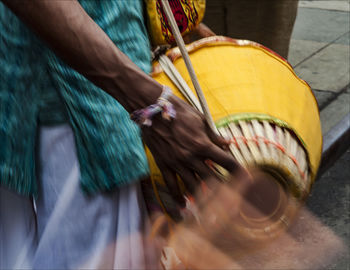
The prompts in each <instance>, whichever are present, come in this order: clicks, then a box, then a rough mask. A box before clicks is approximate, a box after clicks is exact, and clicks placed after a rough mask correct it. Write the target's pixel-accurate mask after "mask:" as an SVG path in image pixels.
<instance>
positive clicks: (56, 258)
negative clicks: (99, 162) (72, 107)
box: [0, 125, 156, 269]
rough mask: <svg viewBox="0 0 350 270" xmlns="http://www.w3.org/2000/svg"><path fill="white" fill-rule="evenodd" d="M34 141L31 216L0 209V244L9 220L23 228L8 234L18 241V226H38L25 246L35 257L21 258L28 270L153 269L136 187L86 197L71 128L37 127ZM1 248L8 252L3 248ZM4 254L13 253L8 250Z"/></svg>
mask: <svg viewBox="0 0 350 270" xmlns="http://www.w3.org/2000/svg"><path fill="white" fill-rule="evenodd" d="M39 141H40V142H39V143H40V145H39V164H40V165H41V166H40V170H39V171H40V174H38V175H39V179H40V181H39V183H38V184H39V196H38V199H37V200H36V216H35V215H34V212H33V211H32V214H28V212H27V211H18V212H15V211H14V210H13V209H11V208H12V207H11V206H10V205H8V207H1V212H2V213H1V220H0V224H3V223H6V224H8V225H7V226H6V227H5V228H4V230H0V239H1V240H2V239H3V237H4V236H5V235H6V234H7V230H9V229H11V226H10V225H11V224H12V223H13V222H12V221H8V220H10V219H12V220H14V217H13V216H18V223H20V224H22V225H19V226H18V228H16V227H15V228H13V230H12V232H11V230H10V233H11V234H18V233H19V231H20V230H21V232H20V234H19V235H21V234H23V230H24V228H27V227H28V226H27V225H23V224H33V222H34V224H35V223H36V224H37V230H36V231H35V230H30V234H31V235H32V236H33V235H35V234H37V235H36V238H37V239H38V241H37V245H35V240H34V241H32V243H30V244H28V246H31V247H32V248H31V249H30V250H35V252H33V253H32V254H30V253H28V254H26V255H25V256H26V260H25V261H27V262H28V261H29V262H31V263H30V265H31V266H32V268H33V269H79V268H84V269H96V268H97V269H145V268H155V267H156V265H155V264H154V263H155V260H154V257H153V256H154V249H153V248H152V246H151V245H150V239H149V238H148V235H147V226H148V223H147V217H146V209H145V206H144V201H143V197H142V194H141V191H140V187H139V184H132V185H129V186H125V187H122V188H119V189H116V190H114V191H113V192H109V193H104V194H101V193H100V194H97V195H94V196H87V195H85V194H84V193H83V192H82V190H81V188H80V184H79V177H80V171H79V162H78V159H77V156H76V150H75V142H74V135H73V132H72V129H71V128H70V126H69V125H60V126H55V127H41V128H40V140H39ZM1 194H2V193H1ZM22 201H23V203H25V202H26V201H27V199H24V198H23V200H22ZM1 203H2V204H4V203H5V204H7V198H3V197H2V198H1ZM3 208H4V209H3ZM16 219H17V217H16ZM16 223H17V222H16ZM0 226H1V227H0V228H2V225H0ZM31 228H32V227H31ZM34 228H35V227H34ZM17 231H18V232H17ZM27 231H28V229H27ZM27 238H28V235H26V237H22V242H23V243H27V242H28V239H27ZM29 238H30V239H31V237H29ZM6 242H8V241H6ZM10 242H11V241H10ZM17 242H21V241H20V240H18V241H17ZM33 243H34V244H33ZM0 245H1V248H6V249H8V246H4V245H6V243H4V245H3V244H0ZM3 246H4V247H3ZM9 246H10V247H11V245H9ZM6 253H9V254H15V253H18V250H16V249H15V248H12V247H11V248H10V249H9V250H7V251H6ZM11 256H12V255H11ZM16 262H17V263H18V260H17V261H16ZM16 262H15V263H16ZM11 263H13V262H11ZM21 263H22V262H21ZM12 265H14V266H15V264H12ZM0 266H1V267H2V263H1V262H0ZM20 267H21V266H20ZM22 268H23V267H22Z"/></svg>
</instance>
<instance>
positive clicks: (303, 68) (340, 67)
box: [288, 0, 350, 134]
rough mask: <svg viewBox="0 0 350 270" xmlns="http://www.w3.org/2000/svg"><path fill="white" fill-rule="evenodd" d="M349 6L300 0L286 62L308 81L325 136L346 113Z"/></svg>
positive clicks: (349, 97)
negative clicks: (319, 112) (317, 106)
mask: <svg viewBox="0 0 350 270" xmlns="http://www.w3.org/2000/svg"><path fill="white" fill-rule="evenodd" d="M349 11H350V3H349V1H348V0H343V1H334V0H333V1H324V0H316V1H300V2H299V9H298V15H297V19H296V22H295V26H294V30H293V34H292V40H291V44H290V52H289V57H288V58H289V62H290V63H291V64H292V66H293V67H294V69H295V71H296V73H297V74H298V75H299V77H301V78H302V79H304V80H305V81H306V82H308V83H309V84H310V86H311V88H312V90H313V92H314V94H315V96H316V99H317V101H318V104H319V108H320V111H321V123H322V132H323V134H325V133H326V132H327V131H329V130H330V128H331V127H332V126H334V125H335V124H336V123H337V122H339V121H340V120H341V119H342V118H343V117H344V116H345V115H346V114H348V113H349V112H350V87H349V82H350V68H349V66H350V44H349V42H350V21H349V18H350V13H349Z"/></svg>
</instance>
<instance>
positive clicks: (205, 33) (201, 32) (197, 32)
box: [183, 23, 216, 44]
mask: <svg viewBox="0 0 350 270" xmlns="http://www.w3.org/2000/svg"><path fill="white" fill-rule="evenodd" d="M211 36H216V34H215V33H214V32H213V31H212V30H211V29H210V28H209V27H208V26H206V25H205V24H204V23H200V24H199V25H198V26H197V27H196V28H195V29H194V30H193V31H192V32H190V33H188V34H187V35H185V36H184V37H183V39H184V41H185V43H186V44H188V43H191V42H193V41H195V40H198V39H201V38H206V37H211Z"/></svg>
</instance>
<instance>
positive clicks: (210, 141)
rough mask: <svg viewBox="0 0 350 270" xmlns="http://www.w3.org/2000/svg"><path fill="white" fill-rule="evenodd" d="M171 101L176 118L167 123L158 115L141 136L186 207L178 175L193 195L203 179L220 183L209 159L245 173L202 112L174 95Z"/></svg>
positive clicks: (232, 171) (166, 179) (231, 170)
mask: <svg viewBox="0 0 350 270" xmlns="http://www.w3.org/2000/svg"><path fill="white" fill-rule="evenodd" d="M169 101H170V102H171V103H172V104H173V105H174V108H175V109H176V118H175V119H172V120H171V121H167V120H165V119H163V118H162V117H161V116H160V115H156V116H155V117H154V118H153V124H152V126H151V127H143V128H142V135H143V139H144V141H145V143H146V145H147V146H148V147H149V149H150V150H151V152H152V154H153V156H154V159H155V161H156V163H157V165H158V167H159V169H160V170H161V172H162V174H163V178H164V181H165V182H166V184H167V186H168V188H169V190H170V192H171V193H172V195H173V196H174V199H175V200H176V201H177V202H178V203H180V205H181V206H184V204H185V201H184V197H183V195H182V193H181V192H180V188H179V186H178V184H177V183H178V181H177V177H176V174H177V175H178V176H180V177H181V178H182V180H183V182H184V184H185V186H186V189H187V191H188V192H189V193H191V194H194V193H195V192H196V190H197V187H198V184H199V182H200V181H201V180H205V181H209V182H213V181H214V182H216V181H219V177H218V176H217V175H216V173H214V171H213V170H212V169H211V168H210V167H209V166H208V165H207V161H208V160H210V161H213V162H215V163H217V164H218V165H220V166H222V167H224V168H225V169H226V170H228V171H229V172H230V173H237V172H240V173H242V172H245V171H244V169H243V168H242V167H241V166H240V165H239V164H238V163H237V162H236V161H235V159H234V158H233V157H232V155H230V154H229V153H227V152H226V151H225V150H224V149H223V148H224V147H225V146H227V142H226V141H225V140H224V139H223V138H221V137H220V136H218V135H216V134H215V132H213V131H212V130H211V128H210V127H209V125H208V124H207V122H206V120H205V118H204V116H203V115H202V114H201V113H199V112H198V111H196V110H195V109H194V108H192V107H191V106H189V105H188V104H187V103H185V102H184V101H182V100H181V99H179V98H177V97H175V96H172V97H171V98H170V99H169Z"/></svg>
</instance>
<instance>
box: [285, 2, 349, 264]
mask: <svg viewBox="0 0 350 270" xmlns="http://www.w3.org/2000/svg"><path fill="white" fill-rule="evenodd" d="M349 18H350V2H349V1H348V0H345V1H321V0H318V1H300V2H299V9H298V15H297V19H296V22H295V27H294V30H293V35H292V41H291V45H290V52H289V61H290V63H291V64H292V65H293V67H294V69H295V71H296V73H297V74H298V75H299V76H300V77H301V78H302V79H304V80H305V81H307V82H308V83H309V84H310V86H311V88H312V90H313V92H314V94H315V96H316V99H317V101H318V104H319V108H320V112H321V113H320V115H321V123H322V132H323V134H325V133H326V132H328V131H329V130H330V129H331V128H332V127H333V126H334V125H335V124H336V123H337V122H339V121H340V120H341V119H342V118H343V117H344V116H346V115H347V114H348V113H349V112H350V86H349V82H350V70H349V66H350V44H349V42H350V41H349V40H350V22H349ZM348 124H349V125H350V119H349V120H348ZM349 180H350V149H348V150H347V152H346V153H345V154H344V155H343V157H342V158H340V159H339V160H338V161H337V162H336V163H335V164H334V166H333V167H332V168H331V169H329V170H328V171H327V172H326V173H324V174H323V175H322V177H320V178H319V179H317V181H316V183H315V185H314V187H313V190H312V193H311V195H310V197H309V199H308V201H307V207H308V209H309V210H311V211H312V213H313V214H314V215H316V216H317V218H319V220H320V221H321V222H322V223H323V224H325V225H326V226H327V227H328V228H330V229H331V230H332V231H333V232H334V233H335V234H336V235H337V236H339V237H340V238H341V239H342V241H344V244H345V245H346V246H347V247H348V248H350V220H349V216H350V208H349V201H350V183H349V182H350V181H349ZM322 269H336V270H349V269H350V257H349V254H346V255H344V256H342V257H341V258H339V259H338V260H337V261H335V262H334V263H333V264H332V265H325V266H324V267H322Z"/></svg>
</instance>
